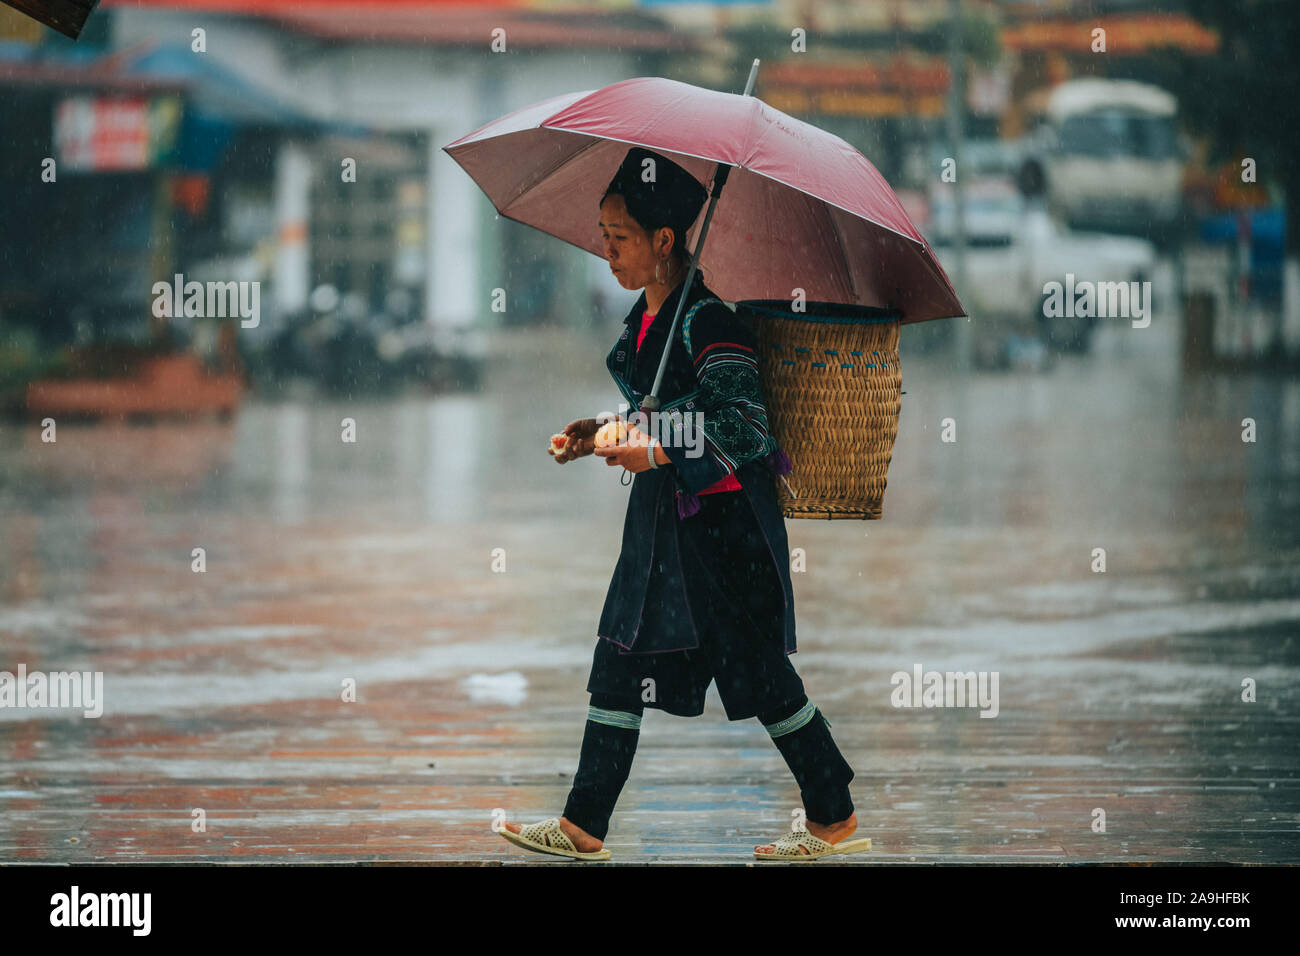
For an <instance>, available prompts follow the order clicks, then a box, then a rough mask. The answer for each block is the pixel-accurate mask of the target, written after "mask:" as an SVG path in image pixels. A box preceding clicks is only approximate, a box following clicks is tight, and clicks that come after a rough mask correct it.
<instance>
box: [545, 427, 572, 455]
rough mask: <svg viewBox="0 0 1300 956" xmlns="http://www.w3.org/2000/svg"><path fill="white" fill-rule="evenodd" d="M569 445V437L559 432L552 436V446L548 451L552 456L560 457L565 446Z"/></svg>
mask: <svg viewBox="0 0 1300 956" xmlns="http://www.w3.org/2000/svg"><path fill="white" fill-rule="evenodd" d="M568 443H569V436H568V435H566V434H564V432H557V433H556V434H554V435H552V436H551V446H550V448H549V449H548V450H549V451H550V453H551V454H552V455H558V454H559V453H560V452H562V451H564V448H565V446H566V445H567V444H568Z"/></svg>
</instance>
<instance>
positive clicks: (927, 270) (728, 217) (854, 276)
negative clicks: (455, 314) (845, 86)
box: [443, 61, 965, 395]
mask: <svg viewBox="0 0 1300 956" xmlns="http://www.w3.org/2000/svg"><path fill="white" fill-rule="evenodd" d="M757 65H758V64H757V61H755V64H754V66H755V70H757ZM754 75H755V74H754V73H753V72H751V74H750V87H751V88H752V85H753V81H754ZM746 93H748V89H747V91H746ZM631 146H643V147H645V148H647V149H653V150H655V151H657V152H660V153H663V154H664V155H666V156H667V157H668V158H669V159H671V160H673V162H675V163H678V164H679V165H680V166H682V168H684V169H685V170H687V171H688V172H689V173H691V174H692V175H693V176H695V177H696V178H697V179H698V180H699V181H700V182H701V183H705V184H707V183H709V182H710V180H711V179H713V191H712V199H711V201H710V202H709V203H708V204H706V206H705V209H704V210H703V211H702V212H701V216H702V217H703V220H704V222H703V224H702V225H701V226H700V228H699V229H698V230H696V232H697V234H698V235H699V238H698V239H697V240H696V243H695V252H696V253H697V254H698V262H699V265H700V267H701V268H703V269H706V270H707V271H708V276H709V280H708V281H709V286H710V287H711V288H712V289H713V290H714V291H715V292H717V293H718V294H719V295H720V296H722V297H723V298H724V299H726V300H728V301H740V300H750V299H786V300H790V299H793V298H794V297H795V296H796V295H797V294H798V293H797V292H796V291H795V290H796V289H802V290H803V296H804V298H805V299H806V300H807V301H810V302H834V303H841V304H845V305H863V306H875V307H880V308H889V309H894V310H897V311H898V312H899V313H900V316H901V322H902V323H904V324H906V323H909V322H922V321H925V320H927V319H937V318H943V317H949V316H958V315H964V314H965V312H964V310H963V309H962V305H961V302H960V301H958V299H957V294H956V292H955V291H954V290H953V287H952V283H951V282H949V281H948V277H947V276H946V275H945V274H944V271H943V269H942V268H941V267H940V266H939V263H938V261H937V260H936V259H935V257H934V253H933V252H932V251H931V249H930V246H929V244H928V243H926V241H925V240H924V239H923V238H922V237H921V234H920V233H919V232H917V231H916V228H915V227H914V226H913V225H912V223H911V221H910V220H909V219H908V218H907V214H906V213H905V212H904V211H903V207H902V205H901V204H900V203H899V201H898V197H897V196H895V195H894V191H893V190H892V189H890V188H889V184H888V183H887V182H885V179H884V177H883V176H881V175H880V173H879V172H878V171H877V170H876V168H875V167H874V166H872V165H871V163H870V162H868V161H867V159H866V157H864V156H863V155H862V154H861V153H859V152H858V151H857V150H856V149H854V148H853V147H852V146H850V145H849V144H848V143H846V142H845V141H844V140H842V139H840V138H839V137H838V136H834V135H832V134H831V133H828V132H826V131H825V130H821V129H818V128H817V127H815V126H811V125H809V124H808V123H804V122H802V121H801V120H797V119H795V118H793V117H791V116H787V115H786V114H785V113H782V112H781V111H780V110H776V109H773V108H772V107H770V106H768V105H767V104H766V103H764V102H763V101H761V100H759V99H757V98H755V97H753V96H749V95H743V96H741V95H737V94H735V93H719V92H717V91H714V90H706V89H701V88H700V87H697V86H691V85H689V84H687V83H680V82H677V81H675V80H666V79H660V78H657V77H642V78H637V79H632V80H624V81H622V82H620V83H614V84H613V85H611V86H607V87H605V88H604V89H600V90H587V91H584V92H579V93H567V94H564V95H562V96H556V97H552V98H551V99H548V100H544V101H542V102H541V103H537V104H535V105H533V106H529V107H525V108H524V109H521V110H516V111H515V112H513V113H510V114H508V115H506V116H503V117H502V118H501V119H498V120H495V121H494V122H491V123H489V124H488V125H486V126H484V127H482V128H480V129H478V130H475V131H474V132H472V133H470V134H468V135H466V136H462V137H461V138H460V139H458V140H456V141H455V142H454V143H450V144H448V145H447V146H444V147H443V149H444V150H445V151H446V152H447V154H448V155H449V156H451V158H452V159H454V160H455V161H456V162H457V163H459V164H460V165H461V167H462V168H463V169H464V170H465V171H466V172H467V173H469V175H470V176H471V177H472V178H473V179H474V181H475V182H476V183H478V185H479V187H480V188H481V189H482V190H483V192H484V193H486V194H487V196H488V198H489V199H490V200H491V201H492V204H493V205H494V206H495V207H496V209H497V211H498V212H499V213H500V214H501V215H503V216H505V217H507V218H508V219H514V220H516V221H518V222H522V223H524V224H526V225H529V226H532V227H534V228H536V229H540V230H541V231H543V232H545V233H548V234H549V235H552V236H555V237H557V238H559V239H563V240H564V241H565V242H568V243H572V244H573V245H575V246H577V247H578V248H580V249H585V250H587V251H588V252H590V253H593V254H594V255H598V256H601V257H602V258H603V257H604V249H603V243H602V241H601V237H600V230H599V228H598V226H597V224H596V222H597V212H598V209H599V202H600V197H601V195H602V194H603V193H604V191H605V188H606V186H607V185H608V184H609V181H610V179H611V178H612V177H613V175H614V173H615V171H616V170H617V169H618V166H619V163H621V162H622V160H623V157H624V155H626V153H627V150H628V148H629V147H631ZM719 164H723V165H721V166H719ZM731 167H735V168H734V169H732V168H731ZM715 171H716V173H717V175H716V176H715ZM723 183H725V184H726V187H727V188H726V191H725V195H724V194H722V192H721V187H722V184H723ZM706 235H707V238H708V242H707V247H705V248H703V250H702V251H701V246H702V245H703V244H704V241H705V236H706ZM687 281H688V282H689V281H690V280H689V278H688V280H687ZM683 301H684V297H683ZM680 304H681V303H679V305H680ZM675 327H676V323H675V322H674V328H675ZM670 338H671V337H670ZM666 354H667V353H666V351H665V357H666ZM660 367H661V372H662V363H661V366H660ZM658 384H659V383H658V382H657V381H656V383H655V390H654V392H652V395H653V394H657V391H658Z"/></svg>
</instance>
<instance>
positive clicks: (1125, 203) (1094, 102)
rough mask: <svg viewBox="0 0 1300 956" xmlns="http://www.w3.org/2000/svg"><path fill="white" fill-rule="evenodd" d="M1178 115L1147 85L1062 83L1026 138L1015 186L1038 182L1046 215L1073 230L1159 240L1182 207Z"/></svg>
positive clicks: (1100, 81)
mask: <svg viewBox="0 0 1300 956" xmlns="http://www.w3.org/2000/svg"><path fill="white" fill-rule="evenodd" d="M1177 111H1178V104H1177V101H1176V100H1175V99H1174V97H1173V96H1172V95H1171V94H1169V93H1167V92H1165V91H1164V90H1162V89H1159V88H1158V87H1154V86H1150V85H1148V84H1146V83H1136V82H1133V81H1130V80H1104V79H1080V80H1070V81H1068V82H1066V83H1062V84H1060V85H1059V86H1057V87H1056V88H1054V89H1053V90H1052V91H1051V93H1050V95H1049V96H1048V98H1047V104H1046V110H1045V116H1044V118H1043V123H1042V124H1041V125H1040V126H1039V127H1038V128H1037V129H1036V130H1035V131H1034V132H1033V133H1031V134H1030V136H1029V137H1028V138H1027V141H1026V147H1027V149H1026V152H1027V155H1028V157H1029V158H1028V159H1027V160H1026V166H1027V168H1026V169H1024V170H1022V182H1024V181H1028V182H1030V183H1033V182H1034V181H1035V178H1036V177H1037V180H1038V181H1039V182H1040V183H1041V185H1042V187H1043V188H1044V189H1045V191H1046V198H1047V201H1048V204H1049V207H1050V208H1051V209H1052V211H1053V212H1055V213H1056V214H1058V215H1060V216H1061V217H1062V218H1063V219H1064V220H1065V221H1066V222H1067V223H1068V224H1069V225H1070V226H1072V227H1074V228H1078V229H1095V230H1101V231H1116V232H1125V233H1130V234H1138V235H1145V236H1149V237H1152V238H1160V237H1163V236H1165V235H1166V234H1167V232H1168V230H1169V228H1170V227H1171V226H1172V225H1173V223H1174V222H1175V220H1176V219H1177V218H1178V213H1179V208H1180V205H1181V201H1182V181H1183V168H1184V165H1185V159H1184V150H1183V148H1182V146H1181V144H1180V142H1179V136H1178V129H1177V125H1176V120H1175V117H1176V114H1177ZM1035 167H1036V168H1035Z"/></svg>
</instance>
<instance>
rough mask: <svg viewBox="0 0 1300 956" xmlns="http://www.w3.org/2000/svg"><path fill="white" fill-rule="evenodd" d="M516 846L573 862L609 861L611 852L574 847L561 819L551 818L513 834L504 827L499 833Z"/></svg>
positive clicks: (522, 828)
mask: <svg viewBox="0 0 1300 956" xmlns="http://www.w3.org/2000/svg"><path fill="white" fill-rule="evenodd" d="M497 832H498V833H500V834H501V835H502V836H503V837H505V838H506V839H507V840H509V841H510V842H511V843H513V844H514V845H515V846H521V847H523V848H524V849H525V850H533V851H535V852H537V853H550V854H553V855H554V856H567V857H568V858H569V859H571V860H608V859H609V850H606V849H604V848H603V847H602V848H601V849H599V850H595V851H593V852H591V853H583V852H581V851H579V850H578V848H577V847H576V846H574V845H573V841H572V840H570V839H569V837H568V836H567V835H566V834H565V832H564V831H563V830H561V829H560V818H559V817H551V819H549V820H543V821H542V822H541V823H530V824H528V825H527V826H523V827H520V828H519V832H518V833H511V832H510V831H509V830H507V829H506V828H505V827H504V826H502V827H501V829H500V830H498V831H497Z"/></svg>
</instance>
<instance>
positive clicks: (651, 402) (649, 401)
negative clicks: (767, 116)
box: [641, 58, 758, 411]
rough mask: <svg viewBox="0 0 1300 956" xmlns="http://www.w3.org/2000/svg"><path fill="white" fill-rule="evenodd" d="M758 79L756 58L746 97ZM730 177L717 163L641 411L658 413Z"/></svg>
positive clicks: (721, 165) (724, 165)
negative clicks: (672, 351) (671, 359)
mask: <svg viewBox="0 0 1300 956" xmlns="http://www.w3.org/2000/svg"><path fill="white" fill-rule="evenodd" d="M757 78H758V59H757V58H755V60H754V63H753V65H752V66H751V67H750V68H749V80H748V81H747V82H746V83H745V93H744V95H745V96H751V95H752V94H753V92H754V81H755V80H756V79H757ZM730 175H731V167H730V166H729V165H727V164H726V163H718V165H717V167H716V169H715V170H714V173H713V186H712V188H711V189H710V191H709V208H708V211H707V212H705V213H704V222H703V224H702V225H701V226H700V234H699V235H698V236H697V237H696V238H695V248H694V249H693V250H691V268H690V271H689V272H687V273H686V279H685V281H684V282H683V283H682V294H681V295H679V296H678V297H677V309H676V311H675V312H674V313H673V324H672V325H671V326H670V327H669V329H668V341H667V342H665V343H664V351H663V354H662V355H661V356H659V371H657V372H656V373H655V383H654V385H653V386H651V388H650V394H649V395H647V396H645V397H644V398H643V399H642V400H641V407H642V408H645V409H647V410H649V411H658V410H659V406H660V402H659V386H660V385H662V384H663V380H664V370H665V369H667V367H668V350H669V349H670V348H671V347H672V344H673V340H674V339H675V338H676V337H677V326H678V324H679V323H680V322H681V319H682V309H683V308H685V306H686V295H687V293H688V292H690V290H691V284H692V283H693V282H694V281H695V272H696V270H697V269H698V268H699V265H700V250H701V249H703V248H704V239H705V237H706V236H707V235H708V234H709V223H710V222H711V221H712V220H713V210H714V209H715V208H717V205H718V197H719V196H720V195H721V194H722V187H723V186H725V185H726V184H727V177H728V176H730Z"/></svg>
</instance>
